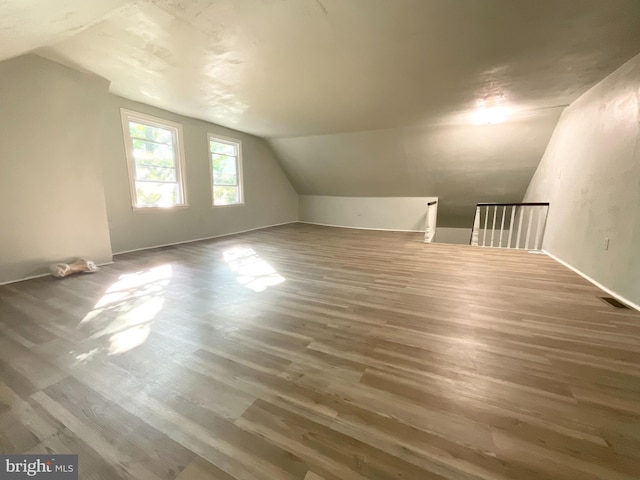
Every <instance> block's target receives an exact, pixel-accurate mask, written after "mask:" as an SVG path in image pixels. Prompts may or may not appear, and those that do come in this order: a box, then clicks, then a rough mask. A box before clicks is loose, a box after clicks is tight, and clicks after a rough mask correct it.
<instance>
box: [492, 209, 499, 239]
mask: <svg viewBox="0 0 640 480" xmlns="http://www.w3.org/2000/svg"><path fill="white" fill-rule="evenodd" d="M497 216H498V206H497V205H494V207H493V226H492V227H491V246H492V247H493V236H494V235H495V233H496V217H497Z"/></svg>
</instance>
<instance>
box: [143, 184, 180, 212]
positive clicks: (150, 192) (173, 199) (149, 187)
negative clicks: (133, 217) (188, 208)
mask: <svg viewBox="0 0 640 480" xmlns="http://www.w3.org/2000/svg"><path fill="white" fill-rule="evenodd" d="M136 198H137V200H138V202H137V206H138V207H170V206H172V205H175V204H176V203H179V201H178V200H179V196H178V184H177V183H149V182H136Z"/></svg>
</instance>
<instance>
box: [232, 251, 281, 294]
mask: <svg viewBox="0 0 640 480" xmlns="http://www.w3.org/2000/svg"><path fill="white" fill-rule="evenodd" d="M223 256H224V261H225V262H227V264H228V265H229V268H231V271H233V272H234V273H235V274H236V275H237V277H236V280H237V281H238V283H240V284H241V285H243V286H245V287H247V288H248V289H250V290H253V291H254V292H263V291H265V290H266V289H267V288H269V287H272V286H274V285H278V284H280V283H282V282H284V281H285V278H284V277H283V276H282V275H280V274H279V273H278V272H277V271H276V270H275V269H274V268H273V267H272V266H271V265H269V264H268V263H267V262H266V261H264V260H263V259H261V258H260V256H259V255H258V254H257V253H256V252H255V251H254V250H253V248H246V247H236V248H232V249H230V250H227V251H225V252H224V253H223Z"/></svg>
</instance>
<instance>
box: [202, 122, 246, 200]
mask: <svg viewBox="0 0 640 480" xmlns="http://www.w3.org/2000/svg"><path fill="white" fill-rule="evenodd" d="M209 153H210V154H211V175H212V180H213V181H212V184H213V204H214V205H215V206H222V205H241V204H242V203H244V199H243V195H242V144H241V143H240V141H239V140H233V139H230V138H222V137H214V136H213V135H211V134H209Z"/></svg>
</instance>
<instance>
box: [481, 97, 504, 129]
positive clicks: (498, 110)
mask: <svg viewBox="0 0 640 480" xmlns="http://www.w3.org/2000/svg"><path fill="white" fill-rule="evenodd" d="M503 99H504V95H503V94H500V95H496V96H494V97H489V98H486V97H485V98H484V99H482V100H480V101H479V102H478V107H477V108H476V110H475V112H474V113H473V117H474V120H475V122H476V124H477V125H495V124H498V123H503V122H505V121H506V120H507V118H509V114H510V113H511V110H510V109H509V108H508V107H507V106H505V105H504V103H503Z"/></svg>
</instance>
